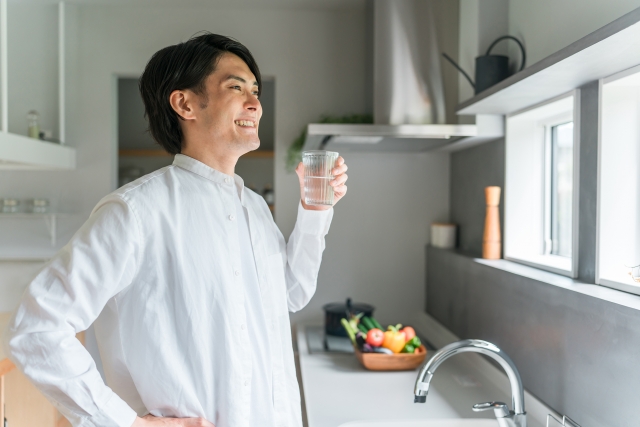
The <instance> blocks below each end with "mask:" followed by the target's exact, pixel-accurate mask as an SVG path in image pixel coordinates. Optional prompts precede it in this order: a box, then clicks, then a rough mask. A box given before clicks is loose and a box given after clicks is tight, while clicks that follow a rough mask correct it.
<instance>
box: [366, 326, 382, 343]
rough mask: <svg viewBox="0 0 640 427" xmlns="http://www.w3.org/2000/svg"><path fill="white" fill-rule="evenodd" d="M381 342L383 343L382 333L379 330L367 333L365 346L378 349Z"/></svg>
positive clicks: (374, 329) (375, 329)
mask: <svg viewBox="0 0 640 427" xmlns="http://www.w3.org/2000/svg"><path fill="white" fill-rule="evenodd" d="M382 341H384V332H382V331H381V330H380V329H377V328H373V329H371V330H370V331H369V332H367V344H369V345H372V346H374V347H380V346H381V345H382Z"/></svg>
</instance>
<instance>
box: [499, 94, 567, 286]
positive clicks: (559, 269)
mask: <svg viewBox="0 0 640 427" xmlns="http://www.w3.org/2000/svg"><path fill="white" fill-rule="evenodd" d="M578 96H579V92H578V91H573V92H571V93H570V94H568V95H564V96H562V97H560V98H557V99H553V100H551V101H549V102H546V103H544V104H542V105H538V106H535V107H532V108H529V109H527V110H525V111H521V112H518V113H515V114H512V115H510V116H508V117H507V121H506V127H507V129H506V176H505V198H504V200H505V239H504V242H505V248H504V256H505V258H506V259H510V260H513V261H518V262H522V263H525V264H529V265H532V266H535V267H539V268H543V269H545V270H549V271H553V272H556V273H560V274H564V275H567V276H570V277H575V275H576V270H577V268H576V267H577V257H576V253H577V251H576V243H577V236H576V231H575V230H576V226H577V219H576V217H577V210H576V208H575V206H577V191H574V182H577V178H576V172H577V167H574V166H575V165H577V160H576V158H577V149H576V146H577V144H576V142H575V141H578V139H577V135H576V133H577V132H574V130H575V129H577V126H575V125H574V124H575V123H576V122H577V111H578V108H575V107H574V106H575V105H576V103H577V102H578Z"/></svg>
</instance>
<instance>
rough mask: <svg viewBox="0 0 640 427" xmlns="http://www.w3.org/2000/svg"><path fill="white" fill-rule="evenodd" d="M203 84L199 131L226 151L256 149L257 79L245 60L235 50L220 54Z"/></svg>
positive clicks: (260, 112) (259, 112) (260, 111)
mask: <svg viewBox="0 0 640 427" xmlns="http://www.w3.org/2000/svg"><path fill="white" fill-rule="evenodd" d="M205 87H206V93H205V94H204V95H203V96H202V104H203V105H204V104H206V107H204V108H202V107H203V105H201V106H200V107H201V108H200V109H199V111H198V122H199V123H198V124H199V127H200V131H202V132H204V133H205V134H206V135H207V137H210V138H211V139H210V140H211V142H212V143H213V144H216V145H219V147H220V148H222V149H223V150H225V151H227V152H233V153H234V154H237V153H239V154H240V155H242V154H244V153H247V152H249V151H253V150H255V149H257V148H258V147H259V146H260V139H259V138H258V123H259V122H260V117H262V106H261V105H260V101H258V83H257V82H256V78H255V76H254V75H253V73H252V72H251V70H249V67H248V66H247V64H246V63H245V62H244V61H243V60H242V59H240V58H239V57H238V56H236V55H234V54H231V53H225V54H223V55H222V56H221V57H220V60H219V61H218V64H217V65H216V69H215V71H214V72H213V73H212V74H211V75H210V76H209V77H207V79H206V81H205Z"/></svg>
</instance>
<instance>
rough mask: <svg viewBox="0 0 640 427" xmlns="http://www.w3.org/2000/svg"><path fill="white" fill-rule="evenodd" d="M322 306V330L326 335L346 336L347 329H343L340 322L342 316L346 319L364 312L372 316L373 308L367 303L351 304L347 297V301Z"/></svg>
mask: <svg viewBox="0 0 640 427" xmlns="http://www.w3.org/2000/svg"><path fill="white" fill-rule="evenodd" d="M322 308H323V309H324V332H325V334H327V335H333V336H336V337H346V336H348V335H347V331H345V330H344V327H343V326H342V323H341V320H342V319H343V318H345V319H347V320H348V319H349V317H350V316H351V315H352V314H353V315H355V314H359V313H364V315H365V316H367V317H371V316H373V310H374V309H375V308H374V307H373V306H372V305H369V304H363V303H353V304H352V303H351V298H347V301H346V302H345V303H344V304H341V303H330V304H325V305H324V306H323V307H322Z"/></svg>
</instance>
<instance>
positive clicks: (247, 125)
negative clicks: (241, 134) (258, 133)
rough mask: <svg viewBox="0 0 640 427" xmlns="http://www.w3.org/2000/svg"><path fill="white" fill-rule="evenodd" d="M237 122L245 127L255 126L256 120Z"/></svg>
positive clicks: (236, 122)
mask: <svg viewBox="0 0 640 427" xmlns="http://www.w3.org/2000/svg"><path fill="white" fill-rule="evenodd" d="M235 124H237V125H239V126H244V127H255V124H254V122H252V121H251V120H236V121H235Z"/></svg>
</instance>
